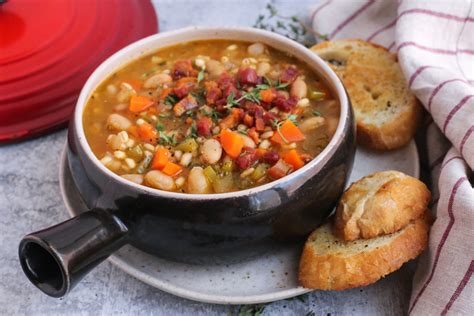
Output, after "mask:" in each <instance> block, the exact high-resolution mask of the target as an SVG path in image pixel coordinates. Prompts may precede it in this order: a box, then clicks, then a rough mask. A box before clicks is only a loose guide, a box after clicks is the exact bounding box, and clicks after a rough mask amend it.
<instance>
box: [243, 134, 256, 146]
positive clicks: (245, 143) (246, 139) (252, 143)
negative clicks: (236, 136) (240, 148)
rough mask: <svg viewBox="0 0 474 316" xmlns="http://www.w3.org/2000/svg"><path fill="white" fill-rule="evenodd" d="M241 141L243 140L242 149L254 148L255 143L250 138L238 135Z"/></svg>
mask: <svg viewBox="0 0 474 316" xmlns="http://www.w3.org/2000/svg"><path fill="white" fill-rule="evenodd" d="M240 137H242V139H243V140H244V147H250V148H255V147H256V145H255V142H254V141H253V139H252V138H250V137H248V136H247V135H240Z"/></svg>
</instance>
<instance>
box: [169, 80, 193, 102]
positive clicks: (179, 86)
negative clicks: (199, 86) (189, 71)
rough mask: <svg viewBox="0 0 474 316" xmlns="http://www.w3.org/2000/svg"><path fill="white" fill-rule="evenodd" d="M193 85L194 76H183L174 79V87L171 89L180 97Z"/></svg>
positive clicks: (189, 90) (186, 93)
mask: <svg viewBox="0 0 474 316" xmlns="http://www.w3.org/2000/svg"><path fill="white" fill-rule="evenodd" d="M195 85H196V78H192V77H184V78H181V79H179V80H178V81H176V87H175V88H174V89H173V92H174V94H176V95H177V96H178V98H180V99H181V98H184V97H185V96H186V95H188V94H189V93H190V92H191V91H192V90H193V88H194V86H195Z"/></svg>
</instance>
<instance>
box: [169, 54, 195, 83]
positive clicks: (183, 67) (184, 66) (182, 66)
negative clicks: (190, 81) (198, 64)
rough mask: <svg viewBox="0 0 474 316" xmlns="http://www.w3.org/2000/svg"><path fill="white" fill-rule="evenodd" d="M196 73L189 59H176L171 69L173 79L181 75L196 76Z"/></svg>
mask: <svg viewBox="0 0 474 316" xmlns="http://www.w3.org/2000/svg"><path fill="white" fill-rule="evenodd" d="M197 74H198V72H197V71H196V70H194V68H193V64H192V62H191V60H190V59H186V60H178V61H176V62H175V63H174V65H173V69H172V70H171V75H172V77H173V79H175V80H176V79H179V78H182V77H197Z"/></svg>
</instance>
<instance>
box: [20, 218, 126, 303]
mask: <svg viewBox="0 0 474 316" xmlns="http://www.w3.org/2000/svg"><path fill="white" fill-rule="evenodd" d="M127 234H128V229H127V227H126V226H125V225H124V224H123V223H122V221H121V220H120V219H119V218H118V217H117V216H115V215H113V213H111V212H108V211H105V210H100V209H93V210H90V211H87V212H84V213H82V214H80V215H78V216H75V217H73V218H71V219H69V220H67V221H65V222H62V223H60V224H57V225H55V226H51V227H49V228H46V229H43V230H40V231H37V232H35V233H32V234H29V235H27V236H25V237H23V239H22V240H21V242H20V246H19V256H20V263H21V267H22V268H23V272H24V273H25V274H26V276H27V277H28V279H29V280H30V281H31V282H32V283H33V284H34V285H35V286H36V287H38V288H39V289H40V290H41V291H43V292H44V293H46V294H48V295H50V296H53V297H62V296H64V295H66V294H67V293H68V292H69V291H70V290H71V289H72V288H73V287H74V286H75V285H76V284H77V283H79V281H80V280H81V279H82V278H83V277H84V276H85V275H86V274H87V273H88V272H90V271H91V270H92V269H93V268H95V267H96V266H97V265H98V264H99V263H101V262H102V261H104V260H105V259H106V258H107V257H108V256H109V255H111V254H112V253H113V252H114V251H116V250H118V249H119V248H120V247H122V246H123V245H125V244H126V243H127Z"/></svg>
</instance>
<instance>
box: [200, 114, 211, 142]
mask: <svg viewBox="0 0 474 316" xmlns="http://www.w3.org/2000/svg"><path fill="white" fill-rule="evenodd" d="M211 127H212V120H211V119H210V118H209V117H207V116H204V117H201V118H200V119H199V120H198V121H197V123H196V129H197V133H198V135H199V136H204V137H207V136H209V135H210V134H211Z"/></svg>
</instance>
